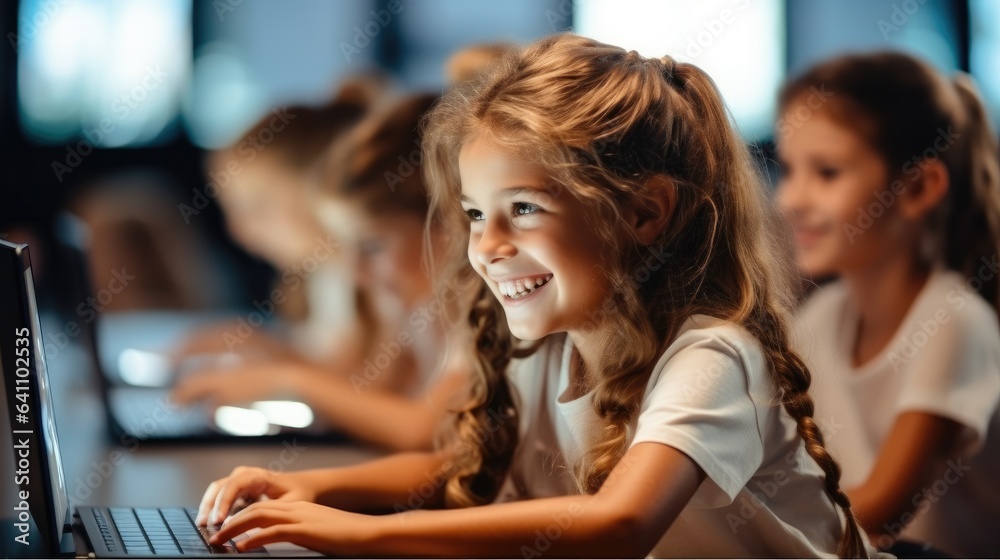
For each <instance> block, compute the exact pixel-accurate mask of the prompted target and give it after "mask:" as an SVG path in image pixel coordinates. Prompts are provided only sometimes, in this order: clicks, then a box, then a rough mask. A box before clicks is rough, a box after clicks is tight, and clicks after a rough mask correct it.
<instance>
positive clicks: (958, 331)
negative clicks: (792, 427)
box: [778, 53, 1000, 556]
mask: <svg viewBox="0 0 1000 560" xmlns="http://www.w3.org/2000/svg"><path fill="white" fill-rule="evenodd" d="M819 87H822V88H823V89H824V90H826V91H829V92H830V93H831V96H830V97H829V99H828V101H827V102H826V104H825V105H821V106H816V104H815V103H813V107H814V109H813V110H811V111H806V110H805V107H809V105H808V104H809V99H810V97H809V96H810V92H811V91H815V90H814V88H819ZM781 106H782V112H783V114H784V115H785V116H786V121H787V119H789V118H790V117H791V116H793V115H796V114H799V115H805V114H810V115H811V116H810V117H809V118H808V119H805V120H801V119H800V121H799V127H798V128H797V129H795V130H794V131H793V132H792V134H791V135H789V136H786V137H784V138H781V139H780V141H779V145H778V155H779V158H780V160H781V164H782V168H783V177H782V179H781V181H780V184H779V195H780V200H781V203H782V205H783V207H784V208H785V210H786V211H787V213H788V216H789V218H790V219H791V222H792V225H793V228H794V231H795V240H796V255H797V258H798V263H799V267H800V268H801V270H802V272H803V273H804V274H805V275H806V276H811V277H820V276H830V275H836V276H838V277H839V278H838V280H837V281H835V282H833V283H831V284H829V285H826V286H824V287H823V288H821V289H820V290H818V291H817V292H816V293H815V294H813V295H812V296H811V297H810V298H809V300H808V301H806V303H805V304H804V305H803V307H802V309H801V310H800V312H799V315H798V318H797V322H796V328H795V332H796V335H797V336H796V340H797V349H799V350H800V351H801V352H802V354H803V357H804V358H805V359H806V362H807V363H808V364H809V366H810V368H812V369H813V371H814V373H815V374H816V380H817V383H816V390H815V393H814V396H815V398H816V410H817V417H818V418H822V419H824V420H826V421H827V422H829V423H830V424H831V425H836V426H837V433H836V434H828V435H829V436H830V443H831V446H830V448H831V450H832V452H833V453H834V455H835V456H836V457H837V458H838V459H839V460H840V461H841V462H842V464H843V466H844V481H845V487H847V488H848V491H847V492H848V495H850V496H851V500H852V502H853V503H854V504H855V507H856V508H857V510H858V519H859V520H861V521H862V522H863V523H864V525H865V528H866V529H867V531H868V533H869V535H870V536H871V537H872V541H873V542H874V543H875V544H877V545H878V546H879V547H881V548H889V547H890V546H892V545H893V541H894V540H896V539H898V538H903V539H907V540H915V541H920V542H929V543H930V544H932V545H933V546H935V547H938V548H940V549H943V550H944V551H946V552H948V553H951V554H958V555H961V556H996V555H997V553H998V552H1000V546H998V544H997V539H996V532H995V528H996V522H997V520H998V519H1000V485H998V484H997V483H996V473H997V472H1000V410H998V402H1000V322H998V319H997V310H998V304H1000V296H998V286H1000V284H998V281H997V273H998V271H997V270H996V259H997V255H998V253H1000V162H998V159H997V152H998V147H997V141H996V136H995V133H994V132H993V131H992V130H991V127H990V126H989V121H988V116H987V114H986V113H985V111H984V109H983V106H982V103H981V101H980V100H979V98H978V94H977V93H976V91H975V87H974V86H973V84H972V82H971V81H970V79H969V78H968V76H964V75H959V76H958V77H956V79H955V80H954V81H951V80H948V79H946V78H945V77H943V76H941V75H940V74H939V73H938V72H936V71H935V70H933V69H932V68H931V67H929V66H928V65H926V64H925V63H922V62H920V61H917V60H915V59H913V58H911V57H908V56H906V55H902V54H889V53H887V54H873V55H863V56H849V57H843V58H839V59H835V60H832V61H829V62H827V63H824V64H821V65H819V66H817V67H815V68H813V69H810V70H809V71H808V72H806V73H805V74H804V75H802V76H801V77H799V78H797V79H796V80H794V81H792V82H791V83H789V84H788V85H787V86H786V87H785V90H784V93H783V95H782V103H781ZM896 550H897V551H899V552H902V550H901V549H898V548H897V549H896Z"/></svg>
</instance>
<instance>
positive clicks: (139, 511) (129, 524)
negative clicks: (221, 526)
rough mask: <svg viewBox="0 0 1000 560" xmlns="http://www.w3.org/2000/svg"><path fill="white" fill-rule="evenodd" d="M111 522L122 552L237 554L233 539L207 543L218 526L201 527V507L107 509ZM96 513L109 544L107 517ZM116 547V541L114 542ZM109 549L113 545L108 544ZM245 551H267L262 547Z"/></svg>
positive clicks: (146, 553)
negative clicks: (120, 542) (216, 543)
mask: <svg viewBox="0 0 1000 560" xmlns="http://www.w3.org/2000/svg"><path fill="white" fill-rule="evenodd" d="M108 513H110V514H111V523H112V524H113V525H114V526H115V527H116V528H117V529H118V534H119V535H120V536H121V539H122V544H124V545H125V550H124V551H123V552H124V553H126V554H129V555H136V556H152V555H164V556H167V555H170V556H177V555H185V556H186V555H206V554H234V553H237V550H236V545H235V544H234V543H233V541H231V540H230V541H228V542H226V543H225V544H223V545H221V546H213V545H209V544H208V537H210V536H211V535H212V534H214V533H215V531H216V530H218V527H199V526H198V525H196V524H195V522H194V519H195V516H196V515H197V514H198V510H195V509H186V508H179V507H175V508H121V507H114V508H108ZM94 516H95V518H96V520H97V525H98V527H99V528H100V530H101V534H102V535H103V536H104V537H105V543H106V544H108V541H109V540H110V539H108V536H110V530H109V526H108V525H109V523H108V520H107V519H105V518H104V516H103V515H102V514H101V513H100V511H99V510H94ZM112 546H113V541H112ZM109 548H110V547H109ZM245 552H266V551H265V550H264V549H263V548H257V549H254V550H248V551H245Z"/></svg>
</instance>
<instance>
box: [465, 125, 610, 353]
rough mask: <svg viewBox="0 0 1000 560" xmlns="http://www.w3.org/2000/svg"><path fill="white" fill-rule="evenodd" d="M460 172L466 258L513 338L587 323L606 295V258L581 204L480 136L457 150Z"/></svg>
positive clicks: (534, 337)
mask: <svg viewBox="0 0 1000 560" xmlns="http://www.w3.org/2000/svg"><path fill="white" fill-rule="evenodd" d="M459 173H460V175H461V181H462V207H463V208H464V209H465V211H466V213H467V214H468V216H469V262H470V263H471V264H472V266H473V268H475V270H476V272H478V273H479V275H480V276H482V278H483V280H484V281H485V282H486V284H487V285H488V286H489V287H490V290H492V291H493V295H494V296H495V297H496V298H497V299H498V300H499V301H500V302H501V303H502V304H503V307H504V310H505V312H506V315H507V323H508V325H509V327H510V330H511V332H512V333H513V334H514V336H516V337H518V338H520V339H523V340H537V339H540V338H542V337H544V336H546V335H548V334H551V333H555V332H564V331H574V330H579V329H581V328H584V327H585V325H587V324H588V323H589V324H594V322H595V321H596V313H597V312H598V311H599V310H600V308H601V306H602V304H603V302H604V301H605V300H606V299H607V298H608V297H609V296H610V295H611V293H612V290H611V286H610V283H609V282H608V279H607V276H606V274H605V273H604V272H603V271H602V262H604V263H606V262H607V260H606V258H607V257H608V256H610V255H608V253H609V251H607V250H606V249H605V243H604V242H603V241H602V240H601V239H600V238H599V237H598V236H597V234H596V233H595V232H594V227H593V225H592V224H588V223H587V219H586V218H587V216H588V215H589V213H588V212H587V209H586V207H585V206H584V205H583V204H582V203H581V202H580V201H578V200H577V199H576V198H575V197H574V196H572V195H571V194H570V193H568V192H565V191H552V190H546V187H549V186H550V182H549V180H548V177H547V176H546V175H545V174H544V173H542V172H541V171H540V170H539V169H537V168H535V167H532V166H530V165H526V164H524V163H521V162H519V161H517V160H516V159H514V158H511V157H509V156H508V155H506V154H505V153H503V152H501V151H498V150H496V149H494V148H492V147H491V146H489V144H488V143H487V142H484V141H482V140H481V139H474V140H473V141H471V142H469V143H468V144H466V145H465V146H464V147H463V148H462V152H461V154H460V155H459ZM552 192H556V194H555V195H553V194H552ZM602 257H603V258H602Z"/></svg>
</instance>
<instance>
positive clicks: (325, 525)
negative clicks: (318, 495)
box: [210, 501, 375, 556]
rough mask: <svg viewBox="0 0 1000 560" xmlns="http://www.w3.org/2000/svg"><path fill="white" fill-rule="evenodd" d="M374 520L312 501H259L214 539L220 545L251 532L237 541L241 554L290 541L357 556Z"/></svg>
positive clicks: (331, 552) (229, 521) (228, 521)
mask: <svg viewBox="0 0 1000 560" xmlns="http://www.w3.org/2000/svg"><path fill="white" fill-rule="evenodd" d="M374 523H375V518H374V517H372V516H369V515H362V514H359V513H349V512H345V511H341V510H339V509H334V508H330V507H326V506H321V505H319V504H314V503H311V502H287V501H282V502H259V503H256V504H253V505H251V506H249V507H247V508H246V509H244V510H243V511H241V512H239V513H238V514H237V515H234V516H233V517H231V518H229V519H227V520H226V522H225V524H223V525H222V528H221V529H219V532H217V533H216V534H215V535H213V536H212V538H211V539H210V542H211V543H212V544H216V545H217V544H220V543H224V542H226V541H228V540H229V539H232V538H233V537H237V536H239V535H241V534H243V533H246V532H247V531H250V530H252V529H255V528H257V529H260V530H259V531H254V532H252V533H250V534H249V535H248V536H247V537H246V538H245V539H242V540H239V541H236V548H237V549H239V550H240V551H244V550H248V549H254V548H257V547H260V546H264V545H266V544H270V543H277V542H290V543H292V544H297V545H299V546H304V547H306V548H309V549H312V550H316V551H318V552H322V553H324V554H328V555H338V556H344V555H347V556H356V555H359V554H360V553H361V551H360V550H359V546H358V545H359V544H360V543H361V542H362V541H363V540H364V539H366V538H367V537H366V534H367V533H370V531H371V530H372V528H373V527H374Z"/></svg>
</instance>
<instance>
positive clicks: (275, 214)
mask: <svg viewBox="0 0 1000 560" xmlns="http://www.w3.org/2000/svg"><path fill="white" fill-rule="evenodd" d="M306 191H307V188H306V185H305V180H304V179H303V178H301V177H298V176H297V175H295V174H294V173H292V172H289V171H285V170H284V169H282V168H281V167H280V166H278V165H273V164H268V163H255V164H253V165H252V166H246V167H245V168H244V169H243V171H242V173H240V174H239V175H235V176H233V178H232V181H231V183H230V184H229V185H227V186H226V187H225V188H222V189H220V191H219V201H220V202H221V204H222V209H223V211H224V213H225V217H226V226H227V228H228V230H229V233H230V235H231V236H232V237H233V239H234V240H236V242H237V243H239V244H240V245H241V246H242V247H243V248H244V249H246V250H247V251H248V252H250V253H252V254H254V255H256V256H258V257H260V258H262V259H264V260H266V261H268V262H270V263H271V264H273V265H275V266H276V267H278V268H282V269H284V268H290V267H293V266H295V265H301V263H302V261H303V260H304V259H305V258H307V257H309V256H310V255H311V254H312V252H313V250H314V249H315V248H316V247H317V246H318V245H319V243H320V241H322V240H323V238H324V237H322V236H321V230H320V228H319V225H318V223H317V221H316V219H315V218H314V217H313V213H312V212H311V211H310V210H309V208H308V204H307V201H306Z"/></svg>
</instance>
